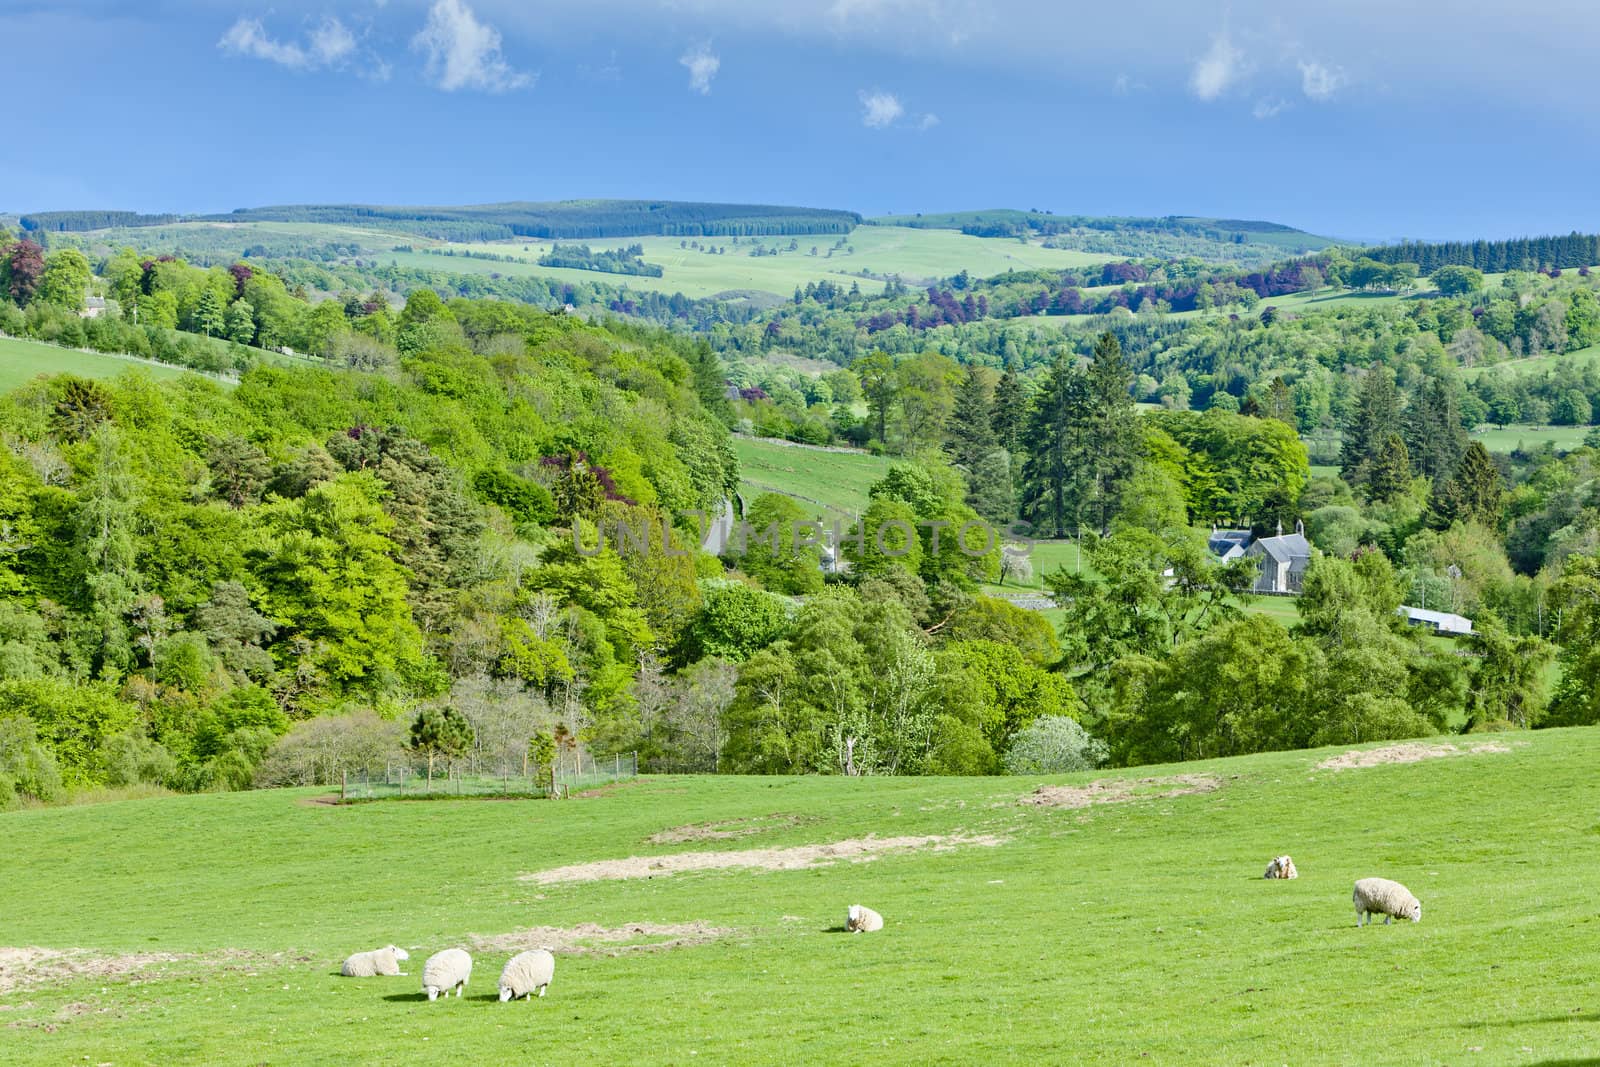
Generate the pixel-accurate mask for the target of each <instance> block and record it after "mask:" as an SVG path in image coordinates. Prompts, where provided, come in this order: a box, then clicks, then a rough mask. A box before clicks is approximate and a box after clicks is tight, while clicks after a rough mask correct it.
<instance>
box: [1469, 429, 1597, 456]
mask: <svg viewBox="0 0 1600 1067" xmlns="http://www.w3.org/2000/svg"><path fill="white" fill-rule="evenodd" d="M1593 429H1594V427H1592V426H1529V425H1525V424H1519V423H1512V424H1510V425H1508V426H1506V427H1504V428H1501V427H1490V428H1488V429H1480V430H1476V431H1474V432H1473V434H1472V439H1473V440H1474V441H1481V442H1482V443H1483V447H1485V448H1487V449H1488V450H1489V451H1491V452H1511V451H1514V450H1516V449H1518V448H1528V449H1535V448H1539V447H1540V446H1541V445H1543V444H1544V443H1545V442H1546V441H1548V442H1550V443H1551V444H1553V445H1555V447H1556V449H1557V450H1558V451H1563V452H1565V451H1570V450H1571V449H1574V448H1577V447H1578V446H1579V445H1581V444H1583V439H1584V438H1585V437H1586V436H1588V435H1589V433H1590V432H1591V431H1592V430H1593Z"/></svg>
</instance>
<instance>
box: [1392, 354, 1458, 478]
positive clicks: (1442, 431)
mask: <svg viewBox="0 0 1600 1067" xmlns="http://www.w3.org/2000/svg"><path fill="white" fill-rule="evenodd" d="M1404 438H1405V443H1406V451H1407V453H1408V454H1409V455H1410V457H1411V468H1412V470H1413V471H1415V472H1416V473H1418V474H1421V475H1424V476H1425V477H1427V478H1428V479H1429V480H1430V481H1434V482H1437V481H1438V480H1439V479H1441V478H1445V477H1448V476H1449V475H1450V474H1451V472H1453V471H1454V470H1455V469H1456V464H1457V463H1459V462H1461V455H1462V453H1463V452H1465V451H1466V450H1467V432H1466V430H1465V429H1463V428H1462V426H1461V409H1460V407H1458V406H1457V404H1456V394H1455V390H1454V389H1453V388H1451V386H1450V384H1449V383H1448V382H1446V381H1445V380H1444V379H1442V378H1432V379H1430V380H1429V381H1428V383H1427V384H1426V385H1424V386H1423V387H1422V388H1421V389H1420V390H1418V392H1417V396H1416V399H1415V400H1414V401H1413V402H1412V404H1411V406H1410V407H1408V408H1406V413H1405V427H1404Z"/></svg>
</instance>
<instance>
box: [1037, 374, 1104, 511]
mask: <svg viewBox="0 0 1600 1067" xmlns="http://www.w3.org/2000/svg"><path fill="white" fill-rule="evenodd" d="M1092 404H1093V399H1092V397H1091V395H1090V392H1089V383H1088V381H1087V380H1086V379H1085V377H1084V375H1083V373H1082V372H1080V371H1079V370H1078V369H1077V368H1076V367H1074V366H1073V365H1072V364H1071V363H1070V362H1069V361H1068V359H1067V357H1065V356H1058V357H1056V361H1055V363H1054V364H1053V365H1052V366H1051V368H1050V375H1049V377H1048V378H1046V379H1045V383H1044V385H1043V387H1042V388H1040V390H1039V391H1038V392H1037V393H1035V394H1034V398H1033V404H1032V406H1031V408H1030V409H1029V412H1028V421H1027V425H1026V426H1025V428H1024V429H1023V434H1022V444H1023V446H1024V447H1025V448H1026V449H1027V453H1028V458H1027V460H1026V461H1025V462H1024V463H1023V466H1022V501H1021V511H1022V515H1023V517H1024V518H1026V519H1027V520H1028V521H1029V522H1031V523H1033V525H1034V528H1035V529H1049V530H1051V531H1053V533H1054V536H1056V537H1065V536H1067V532H1068V531H1069V530H1076V529H1077V527H1078V525H1079V523H1080V521H1081V520H1082V519H1083V517H1084V509H1085V505H1086V504H1087V500H1088V496H1089V493H1090V486H1091V481H1092V477H1093V476H1092V473H1091V470H1092V468H1091V467H1090V466H1089V461H1090V450H1091V447H1092V445H1091V442H1090V438H1089V421H1090V417H1091V406H1092Z"/></svg>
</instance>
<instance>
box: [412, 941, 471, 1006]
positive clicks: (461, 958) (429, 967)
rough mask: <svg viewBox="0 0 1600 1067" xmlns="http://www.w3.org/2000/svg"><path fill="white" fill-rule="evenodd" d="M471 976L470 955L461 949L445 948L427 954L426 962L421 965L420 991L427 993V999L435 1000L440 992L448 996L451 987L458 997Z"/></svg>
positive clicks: (464, 989)
mask: <svg viewBox="0 0 1600 1067" xmlns="http://www.w3.org/2000/svg"><path fill="white" fill-rule="evenodd" d="M471 977H472V957H471V956H469V955H467V953H466V951H465V950H463V949H459V948H447V949H445V950H444V951H443V952H435V953H434V954H433V955H431V956H429V957H428V962H427V963H424V964H423V965H422V991H423V992H424V993H426V994H428V999H429V1000H437V999H438V998H439V994H440V993H443V994H444V995H445V996H447V997H448V996H449V995H450V990H452V989H454V990H455V991H456V996H458V997H459V996H460V995H461V994H462V993H464V992H465V991H466V988H467V979H468V978H471Z"/></svg>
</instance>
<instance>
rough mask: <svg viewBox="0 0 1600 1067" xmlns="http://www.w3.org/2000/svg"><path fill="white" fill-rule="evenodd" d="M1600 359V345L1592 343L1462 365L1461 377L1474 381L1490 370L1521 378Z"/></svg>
mask: <svg viewBox="0 0 1600 1067" xmlns="http://www.w3.org/2000/svg"><path fill="white" fill-rule="evenodd" d="M1596 359H1600V345H1591V346H1589V347H1588V348H1580V349H1578V350H1576V351H1574V352H1563V353H1561V354H1560V355H1548V354H1547V355H1543V356H1528V357H1527V358H1525V359H1508V360H1506V361H1505V362H1504V363H1486V364H1479V365H1478V366H1476V367H1462V368H1461V371H1460V374H1461V377H1463V378H1465V379H1466V380H1467V381H1469V382H1470V381H1473V380H1474V379H1476V378H1477V377H1478V376H1479V375H1482V374H1484V373H1486V372H1488V371H1491V370H1492V371H1494V372H1495V373H1497V374H1508V375H1510V376H1511V377H1513V378H1521V377H1524V376H1526V375H1529V374H1543V373H1544V372H1545V371H1548V370H1553V369H1555V366H1556V364H1558V363H1572V364H1574V365H1576V366H1583V365H1585V364H1591V363H1593V362H1594V361H1595V360H1596Z"/></svg>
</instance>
